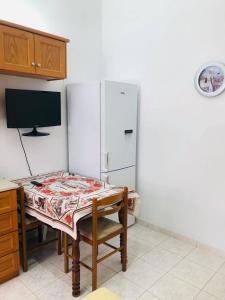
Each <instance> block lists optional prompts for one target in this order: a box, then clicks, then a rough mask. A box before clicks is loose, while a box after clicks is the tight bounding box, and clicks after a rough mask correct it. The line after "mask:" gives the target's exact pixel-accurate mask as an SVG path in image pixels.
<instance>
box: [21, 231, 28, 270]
mask: <svg viewBox="0 0 225 300" xmlns="http://www.w3.org/2000/svg"><path fill="white" fill-rule="evenodd" d="M22 264H23V271H24V272H27V271H28V259H27V233H26V230H23V229H22Z"/></svg>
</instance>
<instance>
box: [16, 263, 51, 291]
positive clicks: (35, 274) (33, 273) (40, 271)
mask: <svg viewBox="0 0 225 300" xmlns="http://www.w3.org/2000/svg"><path fill="white" fill-rule="evenodd" d="M19 278H20V280H21V281H22V282H23V283H24V285H25V286H26V287H28V288H29V289H30V290H31V291H32V292H34V291H37V290H39V289H42V288H43V287H46V286H48V285H49V284H50V283H52V282H53V281H55V280H56V279H57V275H56V274H53V273H51V272H50V271H48V270H47V269H46V268H45V267H43V266H42V265H41V264H38V263H37V264H35V265H33V266H31V267H29V269H28V272H24V273H21V275H20V277H19Z"/></svg>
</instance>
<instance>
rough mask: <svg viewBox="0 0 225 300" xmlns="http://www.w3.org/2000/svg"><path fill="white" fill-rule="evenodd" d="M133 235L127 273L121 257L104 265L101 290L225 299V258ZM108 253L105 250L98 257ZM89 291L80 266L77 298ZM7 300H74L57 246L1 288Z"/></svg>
mask: <svg viewBox="0 0 225 300" xmlns="http://www.w3.org/2000/svg"><path fill="white" fill-rule="evenodd" d="M128 236H129V238H128V258H129V264H128V270H127V272H125V273H123V272H121V265H120V262H119V255H118V256H113V257H111V258H109V259H108V260H106V261H104V262H103V263H101V264H100V266H99V273H98V279H99V286H105V287H107V288H109V289H110V290H111V291H113V292H115V293H117V294H118V295H119V296H120V297H121V299H124V300H135V299H138V300H157V299H158V300H189V299H196V300H225V257H220V256H218V255H215V254H214V253H211V252H209V251H206V250H205V249H201V248H196V247H195V246H193V245H192V244H190V243H187V242H183V241H180V240H176V239H174V238H171V237H169V236H167V235H164V234H162V233H159V232H155V231H152V230H150V229H148V228H146V227H143V226H141V225H139V224H137V225H135V226H133V227H132V228H130V229H129V232H128ZM113 243H115V244H118V240H116V239H115V240H114V241H113ZM106 251H108V250H107V248H106V247H105V246H104V247H101V249H100V251H99V252H100V253H104V252H106ZM81 256H82V259H84V260H85V261H86V262H89V263H90V248H89V246H88V245H85V244H81ZM90 290H91V273H90V272H89V271H88V270H86V269H84V268H83V267H81V296H80V297H79V298H76V299H82V298H84V296H85V295H87V294H88V293H89V292H90ZM5 299H7V300H11V299H15V300H21V299H29V300H38V299H43V300H45V299H46V300H53V299H54V300H58V299H62V300H67V299H75V298H73V297H72V296H71V272H70V273H69V274H64V273H63V256H58V255H57V254H56V251H55V249H54V247H53V246H49V247H48V248H45V250H42V251H41V252H40V251H39V252H38V253H36V254H35V255H34V256H33V257H32V258H31V259H30V267H29V271H28V272H27V273H23V272H21V274H20V276H19V277H17V278H15V279H13V280H10V281H8V282H6V283H4V284H2V285H1V286H0V300H5ZM106 300H107V299H106Z"/></svg>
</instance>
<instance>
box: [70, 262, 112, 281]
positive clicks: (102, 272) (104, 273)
mask: <svg viewBox="0 0 225 300" xmlns="http://www.w3.org/2000/svg"><path fill="white" fill-rule="evenodd" d="M97 270H98V271H97V272H98V275H97V279H98V287H99V286H101V285H102V284H103V283H104V282H105V281H107V280H109V279H111V278H112V277H113V276H114V275H115V274H116V272H115V271H113V270H112V269H110V268H108V267H106V266H105V265H103V264H102V263H100V264H98V269H97ZM68 276H70V277H71V276H72V272H70V273H68ZM82 282H85V284H87V285H88V286H91V285H92V273H91V271H89V270H88V269H86V268H85V267H83V266H81V284H82Z"/></svg>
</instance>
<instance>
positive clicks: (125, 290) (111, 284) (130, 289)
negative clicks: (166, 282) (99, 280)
mask: <svg viewBox="0 0 225 300" xmlns="http://www.w3.org/2000/svg"><path fill="white" fill-rule="evenodd" d="M103 286H104V287H106V288H108V289H109V290H110V291H112V292H114V293H115V294H117V295H118V296H119V297H121V299H123V300H136V299H138V297H140V296H141V295H142V294H143V293H144V291H145V290H144V289H143V288H141V287H139V286H137V285H136V284H134V283H133V282H130V281H129V280H128V279H126V278H125V277H123V276H121V275H120V274H117V275H116V276H114V277H113V278H111V279H110V280H109V281H107V282H106V283H104V285H103Z"/></svg>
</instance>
